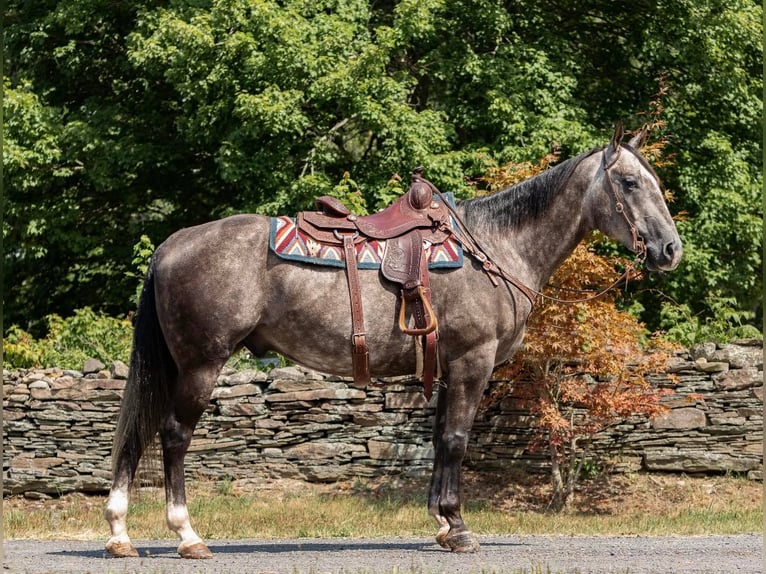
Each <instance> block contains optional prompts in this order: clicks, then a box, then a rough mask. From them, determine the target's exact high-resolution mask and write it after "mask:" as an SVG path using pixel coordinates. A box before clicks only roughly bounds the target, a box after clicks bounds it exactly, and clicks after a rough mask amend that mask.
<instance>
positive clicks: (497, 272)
mask: <svg viewBox="0 0 766 574" xmlns="http://www.w3.org/2000/svg"><path fill="white" fill-rule="evenodd" d="M621 153H622V145H618V146H617V148H616V153H615V155H614V158H613V159H612V160H611V161H610V162H608V163H607V161H606V148H605V150H604V152H603V153H602V156H601V157H602V159H601V166H602V169H603V170H604V180H605V185H606V187H607V189H608V190H609V191H610V193H611V194H612V196H613V197H614V201H615V210H616V211H617V213H619V214H620V215H621V216H622V217H623V219H625V223H627V225H628V229H630V233H631V235H632V237H633V251H634V252H635V253H636V259H635V260H634V261H633V262H632V263H631V264H630V265H628V267H627V268H626V269H625V271H624V272H623V273H622V274H621V275H620V276H619V277H618V278H617V279H616V280H615V281H614V282H613V283H612V284H611V285H609V286H608V287H606V288H604V289H602V290H601V291H599V292H597V293H596V294H595V295H590V296H588V297H583V298H580V299H560V298H558V297H553V296H551V295H546V294H545V293H543V292H542V291H537V290H535V289H532V288H531V287H529V286H527V285H525V284H524V283H522V282H521V281H519V280H518V279H516V278H515V277H513V276H512V275H511V274H509V273H508V272H507V271H505V270H504V269H503V268H501V267H500V266H499V265H497V263H495V262H494V261H492V259H491V258H490V257H489V256H488V255H487V254H486V252H485V251H484V250H483V249H482V248H481V246H480V245H479V243H478V241H476V238H474V237H473V235H472V234H471V232H470V231H468V228H467V227H466V225H465V223H464V222H463V220H462V219H461V218H460V216H459V215H458V214H457V212H456V210H455V209H453V208H452V207H451V206H450V205H449V203H448V202H447V201H446V199H445V197H444V195H442V193H441V191H439V190H438V189H437V188H436V186H435V185H433V184H432V183H431V182H429V181H427V180H425V179H423V180H422V181H423V182H425V183H427V184H428V185H430V187H431V189H432V190H433V191H434V192H435V193H436V194H437V195H438V196H439V197H440V198H441V199H442V201H444V203H445V205H447V206H448V208H449V211H450V213H451V215H452V217H453V219H454V220H455V222H456V223H457V227H458V229H457V230H455V229H454V228H453V227H452V226H450V225H449V224H442V229H443V230H444V231H446V232H448V233H450V234H452V235H454V236H455V238H456V239H457V240H458V241H460V243H461V244H462V246H463V249H465V251H467V252H468V253H469V254H470V255H471V256H473V257H474V258H475V259H476V260H477V261H479V263H481V265H482V269H483V270H484V272H485V273H487V276H488V277H489V280H490V281H491V282H492V284H493V285H494V286H495V287H497V286H498V282H497V279H496V277H500V278H501V279H503V280H504V281H505V282H506V283H509V284H510V285H513V286H514V287H516V288H517V289H518V290H519V291H521V292H522V293H523V294H524V296H525V297H526V298H527V299H529V302H530V304H531V305H532V307H534V305H535V299H536V298H537V297H541V298H542V299H547V300H549V301H553V302H555V303H569V304H574V303H586V302H588V301H593V300H594V299H598V298H599V297H601V296H602V295H605V294H606V293H608V292H609V291H611V290H612V289H615V288H616V287H617V286H618V285H619V284H620V283H622V282H623V281H625V282H627V280H628V279H629V278H630V277H631V276H633V274H634V273H636V272H638V266H639V265H640V264H641V263H643V261H644V260H645V258H646V243H645V242H644V238H643V237H641V235H640V234H639V233H638V229H637V228H636V225H635V224H634V223H633V221H632V220H631V218H630V217H629V216H628V214H627V212H626V210H625V201H624V198H623V196H622V192H620V191H618V190H617V188H616V187H615V185H614V182H613V181H612V176H611V174H610V171H609V170H610V169H611V168H612V167H614V165H615V164H616V163H617V161H618V160H619V159H620V154H621ZM418 177H419V176H418Z"/></svg>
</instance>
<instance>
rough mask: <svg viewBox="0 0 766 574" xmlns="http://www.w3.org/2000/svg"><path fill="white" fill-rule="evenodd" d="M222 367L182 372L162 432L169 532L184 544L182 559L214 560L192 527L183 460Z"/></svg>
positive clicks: (214, 365)
mask: <svg viewBox="0 0 766 574" xmlns="http://www.w3.org/2000/svg"><path fill="white" fill-rule="evenodd" d="M220 369H221V364H210V365H205V366H203V367H198V368H195V369H191V370H187V371H182V372H181V373H179V376H178V384H177V386H176V389H175V392H174V394H173V397H172V406H171V409H170V411H169V412H168V414H167V416H166V418H165V419H164V420H163V422H162V426H161V428H160V439H161V441H162V458H163V462H164V466H165V500H166V518H167V523H168V528H170V530H172V531H173V532H175V533H176V535H177V536H178V538H179V539H180V540H181V542H180V544H179V545H178V554H180V555H181V557H182V558H211V557H212V553H211V552H210V550H209V549H208V547H207V546H206V545H205V543H204V542H203V541H202V539H201V538H200V537H199V536H198V535H197V533H196V532H195V531H194V529H193V528H192V525H191V521H190V518H189V511H188V508H187V506H186V484H185V479H184V458H185V456H186V452H187V450H188V449H189V443H190V442H191V439H192V433H193V432H194V428H195V427H196V426H197V422H198V421H199V418H200V416H201V415H202V413H203V412H204V410H205V407H206V406H207V404H208V401H209V400H210V393H211V392H212V389H213V386H214V385H215V379H216V377H217V376H218V373H219V371H220Z"/></svg>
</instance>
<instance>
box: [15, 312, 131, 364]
mask: <svg viewBox="0 0 766 574" xmlns="http://www.w3.org/2000/svg"><path fill="white" fill-rule="evenodd" d="M46 322H47V324H48V335H47V336H46V337H45V338H44V339H35V338H34V337H33V336H32V335H30V334H29V333H27V332H26V331H24V330H23V329H21V328H20V327H19V326H17V325H13V326H11V327H10V328H9V329H8V333H7V335H6V337H5V338H4V339H3V349H4V354H3V366H4V367H5V368H11V369H18V368H32V367H43V368H46V367H61V368H65V369H80V368H82V365H83V364H84V363H85V361H86V360H87V359H89V358H94V359H99V360H100V361H102V362H104V363H107V364H108V363H109V362H111V361H114V360H121V361H124V362H128V359H129V357H130V346H131V340H132V336H133V327H132V325H131V323H130V320H128V319H127V318H125V319H118V318H115V317H109V316H108V315H105V314H104V313H100V312H98V313H97V312H95V311H93V309H91V308H90V307H85V308H83V309H77V310H76V311H75V312H74V315H73V316H71V317H67V318H65V319H64V318H62V317H60V316H59V315H55V314H54V315H49V316H48V317H46Z"/></svg>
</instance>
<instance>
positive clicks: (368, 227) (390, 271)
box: [297, 168, 453, 399]
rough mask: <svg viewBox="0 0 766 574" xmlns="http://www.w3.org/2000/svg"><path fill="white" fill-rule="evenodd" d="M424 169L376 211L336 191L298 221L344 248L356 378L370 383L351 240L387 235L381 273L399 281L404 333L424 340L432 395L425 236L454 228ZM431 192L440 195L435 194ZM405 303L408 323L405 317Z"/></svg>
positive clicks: (433, 336) (432, 321)
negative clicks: (356, 207)
mask: <svg viewBox="0 0 766 574" xmlns="http://www.w3.org/2000/svg"><path fill="white" fill-rule="evenodd" d="M422 172H423V168H416V169H415V170H414V171H413V175H412V183H411V185H410V188H409V190H408V191H407V193H405V194H404V195H403V196H402V197H400V198H399V199H397V200H396V201H395V202H394V203H392V204H391V205H390V206H388V207H387V208H385V209H384V210H383V211H381V212H379V213H375V214H372V215H367V216H356V215H354V214H353V213H351V212H350V211H349V210H348V208H347V207H346V206H345V205H344V204H343V203H342V202H340V201H339V200H337V199H335V198H334V197H328V196H322V197H319V198H317V200H316V205H317V207H318V208H319V209H320V211H304V212H301V213H299V214H298V218H297V225H298V228H299V229H300V230H301V231H303V232H304V233H306V234H307V235H308V236H310V237H312V238H313V239H314V240H315V241H317V242H319V243H325V244H334V245H340V246H342V248H343V252H344V258H345V262H346V277H347V279H348V290H349V294H350V298H351V323H352V333H351V343H352V359H353V370H354V384H355V386H358V387H365V386H367V385H368V384H369V383H370V364H369V349H368V346H367V341H366V333H365V327H364V312H363V309H362V296H361V288H360V285H359V271H358V269H357V262H356V247H355V245H356V244H358V243H360V242H363V241H367V240H368V239H376V240H385V242H386V246H385V251H384V254H383V259H382V264H381V273H382V274H383V276H384V277H385V278H386V279H388V280H389V281H392V282H393V283H396V284H399V285H400V286H401V303H400V307H399V328H400V329H401V330H402V332H404V333H406V334H407V335H412V336H413V337H423V338H424V339H425V341H423V342H422V345H423V349H424V350H423V391H424V394H425V396H426V398H427V399H430V398H431V394H432V392H433V381H434V376H435V373H436V369H437V354H436V341H437V328H438V320H437V318H436V313H435V312H434V310H433V308H432V306H431V290H430V288H429V281H428V260H427V259H428V258H427V257H425V256H424V255H425V250H424V242H427V243H428V244H430V245H435V244H440V243H443V242H444V241H445V240H446V239H447V238H448V237H449V236H450V235H451V234H452V233H453V231H452V228H451V226H450V207H449V206H448V205H447V204H446V203H445V202H444V200H443V199H442V196H441V194H439V192H438V190H437V189H436V188H435V187H434V186H433V184H431V182H429V181H428V180H426V179H424V178H423V177H422V176H421V174H422ZM434 192H436V193H437V194H438V195H439V197H435V195H434ZM408 307H409V308H410V309H411V313H412V317H413V320H412V323H413V324H412V325H408V323H407V308H408Z"/></svg>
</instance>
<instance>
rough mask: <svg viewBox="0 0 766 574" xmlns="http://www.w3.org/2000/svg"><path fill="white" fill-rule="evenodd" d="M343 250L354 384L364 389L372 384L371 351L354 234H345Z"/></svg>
mask: <svg viewBox="0 0 766 574" xmlns="http://www.w3.org/2000/svg"><path fill="white" fill-rule="evenodd" d="M343 251H344V255H345V258H346V277H347V278H348V293H349V296H350V299H351V358H352V364H353V369H354V386H355V387H357V388H361V389H363V388H365V387H366V386H367V385H369V384H370V352H369V349H368V348H367V341H366V339H365V331H364V311H363V309H362V290H361V287H360V285H359V270H358V269H357V267H356V247H354V235H352V234H347V235H344V236H343Z"/></svg>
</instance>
